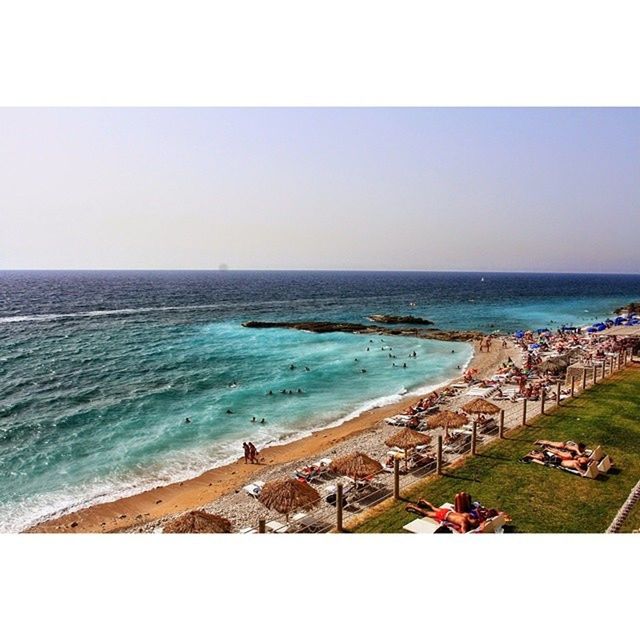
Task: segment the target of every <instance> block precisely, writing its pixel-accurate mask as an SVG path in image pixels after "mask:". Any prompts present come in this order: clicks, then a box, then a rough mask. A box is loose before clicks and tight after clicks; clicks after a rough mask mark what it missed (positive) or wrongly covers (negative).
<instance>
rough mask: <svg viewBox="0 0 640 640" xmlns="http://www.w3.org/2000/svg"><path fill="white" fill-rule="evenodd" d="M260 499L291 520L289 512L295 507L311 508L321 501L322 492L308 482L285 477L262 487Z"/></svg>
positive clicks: (268, 506)
mask: <svg viewBox="0 0 640 640" xmlns="http://www.w3.org/2000/svg"><path fill="white" fill-rule="evenodd" d="M258 500H260V502H262V504H263V505H264V506H265V507H267V509H274V510H275V511H277V512H278V513H283V514H285V515H286V517H287V521H288V520H289V513H291V511H293V510H294V509H304V510H307V509H310V508H311V507H313V506H314V505H315V504H317V503H318V502H319V501H320V494H319V493H318V492H317V491H316V490H315V489H314V488H313V487H312V486H310V485H308V484H307V483H306V482H301V481H300V480H294V479H293V478H285V479H284V480H271V482H267V484H265V485H264V487H263V488H262V491H261V492H260V495H259V496H258Z"/></svg>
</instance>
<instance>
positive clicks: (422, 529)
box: [402, 502, 508, 533]
mask: <svg viewBox="0 0 640 640" xmlns="http://www.w3.org/2000/svg"><path fill="white" fill-rule="evenodd" d="M474 506H475V507H480V506H481V505H480V503H478V502H475V503H474ZM440 508H441V509H445V508H446V509H451V510H452V511H453V510H454V509H455V507H454V505H452V504H451V503H450V502H445V503H444V504H443V505H442V506H441V507H440ZM507 522H508V520H507V516H506V514H504V513H499V514H498V515H496V516H494V517H493V518H488V519H487V520H485V521H484V522H483V523H481V525H480V526H479V527H478V528H476V529H471V530H470V531H467V533H503V527H504V525H505V524H507ZM441 527H447V528H448V529H449V530H451V531H453V533H461V532H460V531H458V529H456V527H454V526H453V525H451V524H450V523H449V522H442V523H441V522H438V521H437V520H434V519H433V518H426V517H425V518H417V519H416V520H412V521H411V522H409V523H408V524H406V525H405V526H404V527H402V528H403V529H404V530H405V531H409V532H411V533H435V532H436V531H437V530H438V529H440V528H441Z"/></svg>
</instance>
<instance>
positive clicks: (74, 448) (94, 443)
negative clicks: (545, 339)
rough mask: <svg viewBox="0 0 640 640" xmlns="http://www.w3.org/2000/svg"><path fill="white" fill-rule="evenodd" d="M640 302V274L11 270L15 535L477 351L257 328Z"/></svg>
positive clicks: (441, 369)
mask: <svg viewBox="0 0 640 640" xmlns="http://www.w3.org/2000/svg"><path fill="white" fill-rule="evenodd" d="M637 298H640V279H639V278H637V277H619V276H546V277H545V278H541V277H540V276H525V275H502V276H498V275H489V274H487V275H486V276H485V280H484V281H482V280H481V279H480V276H479V275H478V274H327V273H321V274H312V273H308V274H291V273H285V274H276V273H273V274H264V273H260V274H250V273H245V274H234V273H227V274H218V273H201V274H197V273H196V274H193V273H191V274H189V273H187V274H168V273H154V274H144V273H142V274H140V273H117V274H72V273H58V274H20V273H18V274H0V310H1V311H0V472H1V475H2V482H1V483H0V530H1V531H16V530H20V529H22V528H24V527H26V526H28V525H30V524H33V523H35V522H37V521H38V520H40V519H43V518H46V517H50V516H52V515H55V514H58V513H61V512H63V511H65V510H69V509H75V508H78V507H81V506H84V505H87V504H92V503H95V502H100V501H106V500H111V499H113V498H115V497H118V496H121V495H127V494H132V493H136V492H138V491H140V490H142V489H145V488H149V487H152V486H157V485H160V484H165V483H169V482H173V481H176V480H180V479H185V478H188V477H193V476H195V475H197V474H198V473H200V472H201V471H203V470H205V469H208V468H211V467H212V466H215V465H218V464H222V463H224V462H227V461H229V460H232V459H235V458H237V457H239V456H240V455H241V454H242V447H241V443H242V442H243V441H245V440H251V441H253V442H254V443H255V444H256V445H257V446H258V447H262V446H265V445H267V444H270V443H274V442H281V441H283V440H286V439H292V438H295V437H300V436H301V435H303V434H305V433H308V432H309V431H310V430H312V429H316V428H321V427H326V426H328V425H331V424H335V423H337V422H339V421H341V420H344V419H345V417H348V416H350V415H355V414H357V413H359V412H361V411H362V410H364V409H366V408H369V407H371V406H375V405H380V404H385V403H389V402H392V401H394V400H397V399H398V398H399V397H400V394H404V393H407V392H408V393H418V392H420V391H421V390H424V389H425V388H428V387H430V386H432V385H436V384H438V383H441V382H443V381H445V380H448V379H450V378H452V377H455V376H456V375H458V374H459V370H458V367H461V368H463V367H464V365H465V363H466V362H467V361H468V359H469V357H470V356H471V347H470V345H467V344H458V343H455V344H453V343H441V342H437V341H430V340H418V339H413V338H401V337H385V338H383V339H381V338H380V337H370V336H357V335H350V334H339V333H336V334H322V335H318V334H311V333H305V332H298V331H288V330H279V329H269V330H256V329H246V328H243V327H242V326H241V321H242V320H247V319H271V320H278V319H291V320H295V319H327V320H345V321H356V322H366V315H367V314H370V313H413V314H416V315H422V316H425V317H428V318H430V319H432V320H434V321H435V322H436V325H437V326H439V327H441V328H476V327H477V328H480V329H484V330H494V329H502V330H504V331H512V330H514V329H517V328H536V327H538V326H549V324H550V323H555V324H556V326H559V325H560V324H562V323H568V324H573V323H578V324H586V323H591V322H592V321H593V319H594V318H602V317H605V316H606V315H609V313H610V311H611V310H612V308H613V307H614V306H616V305H618V304H622V303H624V302H628V301H629V300H632V299H637ZM551 326H553V324H552V325H551ZM367 348H368V349H369V351H367ZM452 350H453V353H452ZM413 351H416V352H417V354H418V357H417V358H408V357H407V356H408V355H409V353H411V352H413ZM390 355H395V356H396V358H390V357H389V356H390ZM356 359H357V361H356ZM405 362H406V364H407V368H406V369H405V368H403V367H402V364H403V363H405ZM394 363H395V364H396V367H394V366H393V364H394ZM291 364H294V365H295V368H294V369H291V368H290V365H291ZM305 367H307V368H308V369H309V370H308V371H307V370H306V369H305ZM363 368H364V369H366V371H367V372H366V373H361V369H363ZM234 383H235V384H234ZM283 389H284V390H286V391H288V390H292V391H293V393H292V394H289V393H286V394H282V393H281V391H282V390H283ZM298 389H301V390H302V391H303V393H297V390H298ZM269 390H272V391H273V395H268V392H269ZM227 410H230V411H232V413H231V414H228V413H227ZM253 416H255V417H256V419H257V422H255V423H254V422H252V421H251V419H252V417H253ZM187 417H188V418H189V419H190V423H187V422H185V418H187ZM262 418H265V424H260V422H259V421H260V420H261V419H262Z"/></svg>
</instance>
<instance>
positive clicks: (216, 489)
mask: <svg viewBox="0 0 640 640" xmlns="http://www.w3.org/2000/svg"><path fill="white" fill-rule="evenodd" d="M472 346H473V354H472V356H471V358H470V360H469V362H468V364H467V365H466V366H467V368H469V367H473V368H474V369H477V370H478V372H479V374H480V375H483V376H486V375H491V374H493V373H494V371H495V369H496V368H497V365H499V364H500V362H501V361H502V360H503V359H504V356H505V353H506V352H505V350H504V349H503V348H502V347H500V346H499V345H497V344H496V346H495V348H494V350H493V351H490V352H488V353H487V352H479V351H478V349H477V348H476V344H475V343H472ZM458 379H459V378H455V379H453V380H449V381H448V382H443V383H440V384H436V385H433V388H437V389H441V388H444V387H446V386H447V385H449V384H451V383H452V382H455V381H456V380H458ZM424 388H425V386H422V387H420V389H424ZM422 393H423V392H420V391H416V392H414V393H408V394H406V395H405V396H403V398H402V399H401V400H399V401H397V402H394V403H391V404H388V405H383V406H381V407H374V408H372V409H367V410H365V411H363V412H362V413H361V414H359V415H358V416H355V417H353V418H350V419H346V420H345V421H344V422H342V424H339V425H337V426H327V427H325V428H323V429H319V430H316V431H313V432H312V433H311V434H310V435H306V436H302V437H301V438H297V439H294V440H291V441H288V442H286V443H283V444H274V445H271V446H268V447H266V448H265V449H263V450H262V451H260V454H259V455H260V464H257V465H256V464H245V463H244V461H243V459H242V458H239V459H238V460H236V461H235V462H231V463H228V464H225V465H223V466H220V467H215V468H212V469H209V470H208V471H205V472H204V473H202V474H200V475H198V476H196V477H194V478H191V479H188V480H184V481H181V482H174V483H170V484H167V485H163V486H160V487H156V488H154V489H149V490H145V491H142V492H140V493H136V494H133V495H131V496H127V497H123V498H118V499H115V500H112V501H109V502H104V503H100V504H96V505H92V506H89V507H85V508H83V509H80V510H76V511H73V512H69V513H67V514H64V515H62V516H58V517H55V518H51V519H48V520H44V521H43V522H40V523H38V524H35V525H32V526H31V527H29V528H27V529H25V530H23V532H27V533H100V532H102V533H113V532H124V531H127V530H131V529H132V528H134V527H142V526H145V525H149V524H150V523H153V522H155V521H157V520H160V519H165V518H168V517H171V516H173V515H176V514H178V513H182V512H185V511H189V510H193V509H197V508H201V507H203V506H205V505H207V504H209V503H211V502H213V501H215V500H218V499H220V498H222V497H223V496H226V495H229V494H233V493H237V492H238V491H240V490H241V489H242V487H243V486H245V485H246V484H248V483H250V482H252V481H253V480H255V479H256V478H257V477H258V476H259V475H261V474H262V473H264V472H266V471H274V470H277V469H278V468H279V467H284V466H285V465H288V464H290V463H294V462H298V461H300V462H302V461H309V459H310V458H319V457H323V454H326V453H327V452H328V451H329V450H331V449H332V448H333V447H335V445H337V444H338V443H341V442H344V441H346V440H349V439H351V438H355V437H356V436H358V435H360V434H363V433H365V432H367V431H374V430H377V429H380V428H382V425H383V421H384V419H385V418H388V417H390V416H393V415H396V414H397V413H400V412H401V411H403V410H404V409H406V408H407V407H409V406H410V405H412V404H414V403H415V399H416V397H418V396H419V395H422Z"/></svg>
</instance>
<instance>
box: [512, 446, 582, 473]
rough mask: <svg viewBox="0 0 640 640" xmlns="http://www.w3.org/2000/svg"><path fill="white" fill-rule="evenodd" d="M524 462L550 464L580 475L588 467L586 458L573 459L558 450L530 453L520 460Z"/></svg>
mask: <svg viewBox="0 0 640 640" xmlns="http://www.w3.org/2000/svg"><path fill="white" fill-rule="evenodd" d="M522 460H523V461H524V462H542V463H543V464H552V465H555V466H557V467H563V468H564V469H570V470H573V471H577V472H578V473H580V474H581V475H584V473H585V472H586V471H587V467H588V466H589V458H587V456H579V457H578V458H573V457H572V456H571V454H568V453H567V452H566V451H560V449H545V450H544V451H530V452H529V453H527V455H526V456H524V457H523V458H522Z"/></svg>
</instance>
